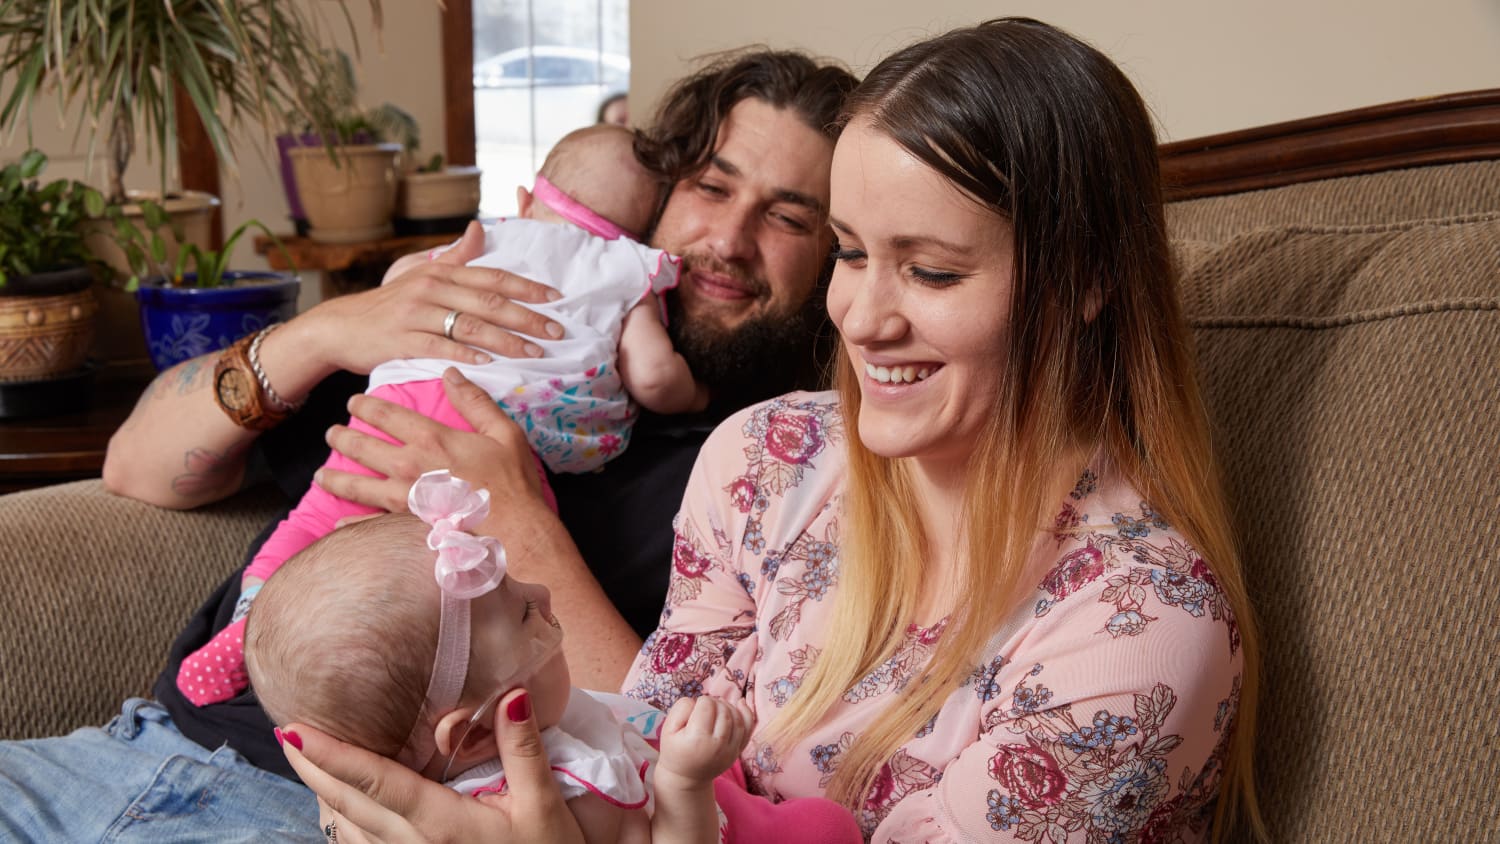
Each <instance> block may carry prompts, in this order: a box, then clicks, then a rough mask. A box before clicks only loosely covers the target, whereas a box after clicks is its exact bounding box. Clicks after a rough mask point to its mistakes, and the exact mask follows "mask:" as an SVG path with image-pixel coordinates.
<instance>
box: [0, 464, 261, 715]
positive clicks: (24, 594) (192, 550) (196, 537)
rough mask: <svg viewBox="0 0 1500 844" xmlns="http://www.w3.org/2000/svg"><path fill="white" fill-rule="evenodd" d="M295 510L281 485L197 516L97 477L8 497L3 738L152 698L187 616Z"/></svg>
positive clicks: (0, 694)
mask: <svg viewBox="0 0 1500 844" xmlns="http://www.w3.org/2000/svg"><path fill="white" fill-rule="evenodd" d="M283 506H285V501H284V499H283V498H282V497H281V495H280V494H279V493H278V492H276V490H275V489H274V488H272V487H269V486H263V487H260V488H256V489H253V490H247V491H245V492H242V493H240V494H239V495H236V496H234V497H233V498H231V499H229V500H227V501H224V502H221V503H219V504H215V505H213V506H210V507H204V508H201V509H199V510H194V511H191V512H183V511H173V510H163V509H160V508H157V507H153V506H151V505H148V504H142V503H141V502H139V501H135V500H132V499H128V498H121V497H119V496H115V495H112V494H110V493H108V492H106V491H105V489H104V486H103V484H102V483H101V482H100V481H97V480H91V481H78V482H75V483H70V484H62V485H58V486H52V487H45V488H42V489H34V490H28V491H26V492H18V493H13V494H11V495H6V496H0V536H3V537H4V540H3V541H0V572H3V573H4V577H5V588H4V589H3V590H0V678H4V680H3V684H0V685H3V689H0V739H12V738H23V737H33V736H46V735H62V734H64V733H67V732H69V731H71V730H73V729H75V728H77V727H79V726H83V725H87V724H100V723H103V721H104V720H105V719H107V718H108V717H109V716H110V715H112V714H113V713H115V712H116V711H118V707H119V704H120V701H121V700H123V699H124V698H126V697H129V696H131V695H142V694H145V693H146V692H147V691H148V690H149V688H150V686H151V683H152V681H153V680H154V679H155V674H156V673H157V672H158V671H160V670H161V667H162V666H163V664H164V663H165V661H166V654H167V648H168V646H169V645H170V644H171V642H172V639H173V637H174V636H176V635H177V633H178V631H179V630H180V628H181V627H182V624H183V622H184V621H185V620H186V619H187V618H188V616H190V615H191V614H192V612H193V611H194V610H195V609H196V608H197V607H198V605H199V603H200V602H202V601H203V600H204V598H205V597H206V596H207V595H208V594H209V592H210V591H211V590H212V589H213V588H214V587H215V586H216V585H218V584H219V583H220V582H221V581H222V580H223V579H224V577H225V576H227V575H228V574H229V573H230V572H231V571H233V570H234V568H235V566H237V565H238V564H239V563H240V561H241V558H242V556H243V554H244V552H245V548H246V546H247V544H248V543H249V541H250V540H251V539H252V538H253V537H254V536H255V535H256V533H258V532H259V531H260V529H261V528H262V527H263V526H264V525H265V524H266V522H267V521H269V520H270V519H271V518H272V517H274V516H275V515H276V513H277V511H278V510H279V509H280V508H281V507H283Z"/></svg>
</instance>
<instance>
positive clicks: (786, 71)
mask: <svg viewBox="0 0 1500 844" xmlns="http://www.w3.org/2000/svg"><path fill="white" fill-rule="evenodd" d="M858 84H859V80H858V79H856V78H855V77H854V75H853V74H851V73H850V72H849V71H847V70H845V69H844V68H843V67H840V66H838V65H834V64H826V63H820V62H819V61H817V60H815V59H813V58H812V57H810V56H808V55H806V54H804V53H799V52H794V51H788V50H767V49H763V48H745V49H741V50H734V51H731V52H728V53H719V54H717V55H714V56H712V57H710V60H709V63H708V64H707V65H705V66H704V67H703V68H701V69H700V70H699V71H698V72H696V73H694V74H693V75H691V76H688V77H686V78H684V79H682V80H679V81H678V82H677V84H675V85H673V86H672V88H671V89H670V90H668V91H667V93H666V95H665V96H664V97H663V98H662V101H661V105H660V106H659V107H658V108H657V110H656V115H655V119H653V120H652V121H651V126H650V128H648V129H646V130H645V131H644V132H641V133H638V134H637V135H636V142H635V154H636V156H637V157H638V158H640V160H641V163H643V164H645V165H646V166H647V167H648V168H650V169H651V170H654V171H656V172H657V173H660V174H662V175H663V176H664V177H665V178H666V179H667V180H668V183H669V184H675V183H677V182H678V181H680V180H682V179H683V178H686V177H687V176H690V175H692V174H693V173H696V172H698V171H699V170H700V169H702V167H703V165H705V164H707V163H708V159H709V156H710V155H712V153H713V149H714V141H715V139H716V138H717V137H718V134H719V125H720V124H721V123H723V122H724V118H725V117H726V116H727V115H728V114H729V111H730V109H732V108H734V106H735V105H736V104H738V103H739V102H740V101H741V100H743V99H746V98H749V97H754V98H756V99H758V100H762V101H764V102H765V103H767V104H768V105H772V106H775V107H776V108H789V109H791V110H792V111H794V112H796V114H797V115H798V116H799V117H801V118H802V120H803V121H804V122H805V123H806V124H807V125H808V126H810V127H812V128H813V129H815V130H817V131H819V132H822V133H823V134H825V135H827V136H828V137H829V138H836V137H838V132H839V127H837V126H836V125H835V123H836V121H837V119H838V115H839V111H840V110H841V109H842V108H843V105H844V98H845V97H846V96H848V95H849V92H851V91H853V90H854V88H855V86H856V85H858Z"/></svg>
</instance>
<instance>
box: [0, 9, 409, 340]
mask: <svg viewBox="0 0 1500 844" xmlns="http://www.w3.org/2000/svg"><path fill="white" fill-rule="evenodd" d="M369 4H370V8H371V11H372V13H373V16H374V19H375V22H376V25H377V26H378V25H379V23H380V6H381V3H380V0H369ZM334 5H335V4H334V3H311V4H310V3H302V2H297V3H278V2H274V0H250V2H242V0H198V2H191V3H188V2H172V0H0V131H4V132H9V131H12V130H13V129H14V128H15V127H16V126H18V125H19V124H21V123H27V124H28V125H29V122H30V120H31V114H32V111H33V104H34V102H35V101H36V100H37V99H38V98H39V96H40V95H42V94H43V93H44V92H52V91H55V92H56V93H57V99H58V103H59V105H60V106H62V108H63V110H64V112H65V113H66V112H67V110H68V109H69V108H71V107H72V106H74V105H78V106H79V108H80V109H81V112H82V123H81V124H80V126H79V131H80V132H82V131H83V129H84V126H88V127H90V128H91V129H92V128H93V127H104V128H105V129H106V131H105V132H104V133H96V132H93V131H90V132H89V148H88V149H89V157H90V159H91V160H92V158H93V154H94V151H95V142H96V140H97V139H98V136H99V135H100V134H103V135H104V139H105V145H104V152H105V153H106V154H105V158H106V160H107V162H108V189H107V191H106V194H107V197H108V199H109V202H110V204H111V205H112V206H113V207H116V208H120V209H122V211H124V212H125V213H127V214H135V215H137V216H136V219H139V216H138V215H139V214H140V213H141V210H140V205H139V203H137V202H135V200H136V199H140V198H152V199H153V201H156V202H158V204H166V205H167V206H168V207H171V208H176V207H178V206H179V205H185V206H186V208H185V210H184V213H185V214H187V215H189V217H190V219H184V220H180V221H179V222H178V224H177V225H174V226H173V227H172V230H173V231H176V232H185V233H187V234H189V235H192V234H193V232H195V231H196V232H197V234H196V235H195V236H194V242H196V243H197V244H198V246H199V248H206V247H207V246H208V245H209V243H210V240H211V228H210V220H211V215H212V211H213V207H214V205H215V204H216V203H217V201H218V200H217V199H215V198H212V197H208V196H207V195H206V194H200V195H196V196H194V195H192V194H187V195H185V196H176V197H166V196H164V194H165V192H166V189H167V184H168V178H167V176H168V163H169V161H171V160H172V159H173V155H172V154H173V153H174V152H175V150H176V146H177V126H178V123H179V121H181V120H183V119H186V118H187V117H188V113H189V112H190V113H192V114H194V115H196V117H197V119H198V120H199V121H201V123H202V125H203V128H204V130H205V134H206V135H207V137H208V140H209V144H210V145H211V146H212V148H213V151H214V153H215V154H216V155H217V156H218V159H219V162H220V164H221V165H222V166H223V167H225V168H226V169H227V170H228V172H230V173H231V174H234V173H235V172H236V166H235V149H234V148H235V144H236V142H238V141H242V140H243V136H244V133H242V132H235V131H231V129H232V128H233V127H236V126H238V125H239V124H242V123H244V122H245V120H246V119H247V118H248V119H249V120H250V121H253V122H257V123H260V124H261V125H263V126H266V127H272V126H275V125H279V124H280V123H281V122H282V120H284V116H285V115H287V114H303V115H305V117H306V119H307V120H309V121H310V122H312V123H313V124H314V125H315V126H321V124H320V123H319V122H318V121H319V120H320V119H321V114H320V112H319V111H318V110H317V109H311V108H308V107H307V103H306V98H307V97H308V96H310V95H311V93H313V92H312V90H311V89H309V88H308V87H307V86H305V85H304V84H303V80H304V79H306V78H309V77H311V76H312V75H314V74H315V73H316V72H317V69H318V67H319V66H320V62H321V43H322V41H323V38H322V33H323V30H325V29H326V26H325V25H324V22H323V16H324V15H325V14H327V12H324V11H321V9H329V8H330V7H332V6H334ZM337 6H338V8H339V9H340V10H344V9H345V7H346V6H347V2H346V0H338V2H337ZM344 18H345V20H346V22H347V23H349V24H350V27H349V29H350V34H351V35H354V36H355V37H356V39H357V33H355V32H354V30H353V26H352V20H351V19H350V18H349V16H348V15H347V13H346V14H344ZM356 44H357V40H356ZM137 130H140V133H139V136H140V137H141V138H143V139H144V144H143V145H144V147H145V149H146V152H147V154H148V155H149V156H154V158H155V160H156V162H157V163H158V165H159V168H160V184H159V190H160V192H159V193H158V194H156V195H155V196H154V197H142V196H139V195H133V194H132V193H131V192H129V191H127V190H126V188H125V184H124V173H125V169H126V166H127V165H128V164H129V162H130V161H131V159H132V157H133V156H134V153H135V152H136V149H135V142H136V138H137ZM112 226H113V223H112V221H111V222H106V221H101V222H100V223H99V224H98V227H99V229H100V231H98V232H97V233H96V234H94V235H92V236H90V237H89V242H90V244H91V245H92V246H93V247H95V248H97V249H99V250H100V251H101V252H103V253H104V255H103V256H101V257H105V258H107V259H110V262H111V264H112V266H114V267H115V268H116V270H117V271H120V272H121V273H128V272H129V270H128V269H127V263H128V262H126V261H125V260H124V258H123V257H122V256H120V255H118V254H116V253H114V252H113V250H112V249H111V247H110V243H111V240H112V238H111V232H110V231H108V229H110V228H112ZM168 246H169V251H171V248H172V246H173V245H172V244H170V243H169V244H168ZM99 293H100V294H101V296H102V297H103V298H105V299H106V300H108V299H110V298H114V299H119V300H122V301H119V302H116V303H114V305H113V307H111V305H110V303H109V302H108V301H107V302H106V310H112V311H114V312H115V313H117V314H119V315H121V316H128V317H129V320H128V321H126V322H124V323H117V324H114V325H112V326H111V328H110V335H111V337H113V336H114V335H115V334H116V333H120V334H124V335H125V336H124V337H123V338H122V342H120V343H118V344H116V345H115V346H114V347H112V348H107V349H101V351H103V352H107V353H108V354H109V355H110V356H112V357H114V356H123V357H127V358H128V357H132V356H134V357H135V358H139V357H140V355H141V354H142V353H143V351H144V350H143V349H142V348H141V341H140V335H139V331H138V329H132V328H129V327H130V326H134V325H138V323H137V322H135V320H134V314H133V310H134V305H133V303H129V301H128V298H126V297H124V296H123V295H122V294H120V293H118V292H113V293H112V292H111V291H107V290H100V291H99ZM130 331H133V332H134V334H133V337H132V336H130V335H129V333H128V332H130Z"/></svg>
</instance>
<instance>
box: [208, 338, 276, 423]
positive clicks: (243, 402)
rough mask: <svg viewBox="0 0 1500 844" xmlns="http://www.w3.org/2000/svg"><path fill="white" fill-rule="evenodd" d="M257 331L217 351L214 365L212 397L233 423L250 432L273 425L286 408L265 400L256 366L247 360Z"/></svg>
mask: <svg viewBox="0 0 1500 844" xmlns="http://www.w3.org/2000/svg"><path fill="white" fill-rule="evenodd" d="M258 336H259V334H258V333H257V334H251V335H249V336H247V337H242V338H241V339H240V340H238V341H236V342H235V344H234V345H232V346H230V347H229V348H227V349H225V350H224V351H223V352H222V353H220V354H219V363H218V365H217V366H215V367H214V400H215V401H217V402H218V403H219V409H220V410H222V411H224V415H225V416H228V417H229V419H230V420H231V421H232V422H234V424H236V425H238V426H240V427H241V428H249V429H251V430H252V431H264V430H266V429H268V428H271V427H274V426H275V425H276V424H277V423H278V422H280V421H281V420H283V419H285V418H286V417H287V411H286V410H283V409H279V408H277V407H276V406H275V405H274V403H273V402H270V401H267V398H266V393H265V390H263V389H262V388H261V384H260V379H259V378H257V377H256V375H255V367H254V366H252V365H251V363H250V344H251V343H253V342H255V339H256V337H258Z"/></svg>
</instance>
